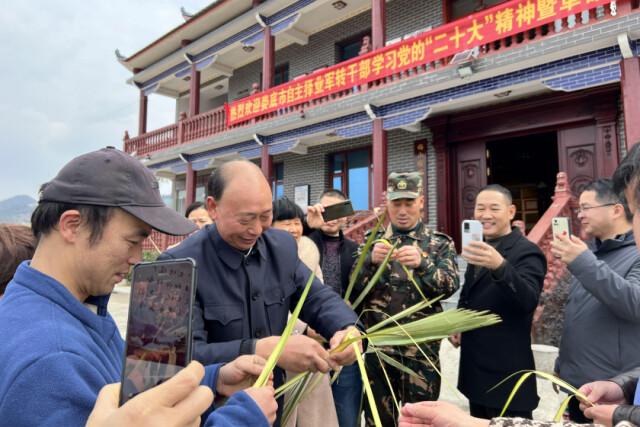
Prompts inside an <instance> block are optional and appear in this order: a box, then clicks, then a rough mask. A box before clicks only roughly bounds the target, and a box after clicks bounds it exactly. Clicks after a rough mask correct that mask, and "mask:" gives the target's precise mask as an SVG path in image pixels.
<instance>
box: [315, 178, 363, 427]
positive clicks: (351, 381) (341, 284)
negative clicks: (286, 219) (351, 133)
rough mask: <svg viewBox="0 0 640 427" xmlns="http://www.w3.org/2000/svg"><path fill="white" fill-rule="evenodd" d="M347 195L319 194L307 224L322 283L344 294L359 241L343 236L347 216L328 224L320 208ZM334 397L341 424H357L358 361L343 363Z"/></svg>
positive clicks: (352, 426) (348, 426) (343, 426)
mask: <svg viewBox="0 0 640 427" xmlns="http://www.w3.org/2000/svg"><path fill="white" fill-rule="evenodd" d="M345 200H347V197H346V196H345V195H344V193H342V191H340V190H335V189H331V190H327V191H325V192H324V193H322V195H320V203H318V204H317V205H315V206H312V207H309V209H308V211H307V216H308V217H307V219H308V223H309V226H310V227H311V226H312V228H316V230H314V231H313V232H311V234H309V238H310V239H311V240H313V241H314V243H315V244H316V246H318V251H319V252H320V266H321V268H322V277H323V280H324V284H325V285H327V286H329V287H330V288H331V289H333V290H334V291H336V292H337V293H338V294H339V295H340V296H342V297H344V294H345V291H346V290H347V287H348V285H349V276H350V272H351V267H352V266H353V263H354V257H355V256H356V252H357V251H358V244H357V243H356V242H354V241H353V240H351V239H347V238H346V237H344V233H343V232H342V227H343V226H344V224H345V223H346V218H338V219H335V220H333V221H329V222H327V223H325V222H324V220H323V219H322V210H323V209H324V208H325V207H327V206H331V205H335V204H337V203H341V202H344V201H345ZM331 389H332V391H333V400H334V401H335V404H336V412H337V414H338V421H339V423H340V426H341V427H356V426H359V425H360V423H359V419H360V417H359V414H360V401H361V400H362V399H361V398H362V377H361V376H360V369H359V367H358V365H357V364H355V363H354V364H353V365H351V366H345V367H344V368H342V370H341V371H340V376H339V377H338V379H337V380H336V381H335V382H334V383H333V384H332V385H331Z"/></svg>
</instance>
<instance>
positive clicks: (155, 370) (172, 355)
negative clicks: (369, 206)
mask: <svg viewBox="0 0 640 427" xmlns="http://www.w3.org/2000/svg"><path fill="white" fill-rule="evenodd" d="M195 283H196V282H195V262H194V261H193V260H192V259H178V260H169V261H157V262H150V263H141V264H137V265H136V266H134V268H133V275H132V280H131V298H130V302H129V320H128V323H127V338H126V348H125V359H124V368H123V373H122V382H121V383H122V387H121V388H120V405H122V404H124V403H125V402H127V401H128V400H129V399H131V398H132V397H134V396H135V395H137V394H139V393H141V392H143V391H145V390H148V389H150V388H152V387H154V386H156V385H158V384H160V383H162V382H164V381H165V380H167V379H169V378H171V377H172V376H174V375H175V374H176V373H178V372H179V371H180V370H181V369H182V368H184V367H185V366H187V364H189V362H191V341H192V339H191V318H192V310H193V299H194V295H195Z"/></svg>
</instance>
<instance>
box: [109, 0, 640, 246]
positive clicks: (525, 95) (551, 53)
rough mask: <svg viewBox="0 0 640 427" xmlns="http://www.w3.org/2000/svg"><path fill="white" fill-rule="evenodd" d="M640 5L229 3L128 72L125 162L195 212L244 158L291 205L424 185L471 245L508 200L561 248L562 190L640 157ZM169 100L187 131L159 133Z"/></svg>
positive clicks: (445, 223)
mask: <svg viewBox="0 0 640 427" xmlns="http://www.w3.org/2000/svg"><path fill="white" fill-rule="evenodd" d="M638 3H639V2H638V0H617V1H598V0H511V1H496V0H390V1H386V2H385V1H384V0H344V1H336V0H297V1H294V0H267V1H257V0H253V1H252V0H218V1H217V2H214V3H212V4H211V5H209V6H208V7H206V8H205V9H203V10H202V11H200V12H198V13H197V14H195V15H192V16H190V15H188V14H186V13H185V14H184V16H185V22H184V24H182V25H180V26H179V27H177V28H175V29H173V30H172V31H170V32H169V33H167V34H165V35H164V36H162V37H161V38H160V39H158V40H156V41H155V42H154V43H152V44H150V45H149V46H146V47H144V48H143V49H142V50H140V51H139V52H137V53H135V54H133V55H131V56H129V57H126V58H125V57H120V58H119V60H120V61H121V63H122V64H123V65H124V66H125V67H127V69H129V70H130V71H131V72H132V77H131V79H130V81H129V83H131V84H133V85H135V87H137V88H138V90H139V91H140V120H139V129H138V135H137V136H133V137H130V136H129V135H128V133H127V134H125V141H124V148H125V150H126V151H128V152H130V153H132V154H134V155H136V156H138V157H139V158H140V159H141V160H143V161H144V162H145V163H146V165H147V166H148V167H150V168H152V169H153V170H154V171H156V174H157V175H158V176H163V177H167V178H170V179H172V180H173V181H174V183H175V189H176V199H177V205H176V206H175V207H176V209H178V210H182V209H183V207H184V206H185V205H186V204H188V203H189V202H191V201H193V200H201V199H203V198H204V193H205V191H204V187H205V186H206V179H207V177H208V176H209V174H210V173H211V171H212V170H213V169H214V168H215V167H217V166H218V165H219V164H221V162H224V161H226V160H229V159H233V158H241V157H243V158H247V159H251V160H253V161H256V162H257V163H258V164H260V165H261V167H262V169H263V171H264V173H265V175H266V176H268V177H269V179H270V180H271V182H272V188H273V190H274V196H276V197H277V196H280V195H286V196H288V197H290V198H296V199H297V200H300V201H301V203H304V202H308V203H314V202H315V201H316V200H317V198H318V196H319V194H320V193H321V192H322V191H323V190H325V189H327V188H332V187H335V188H339V189H342V190H343V191H344V192H345V193H347V194H348V195H349V197H350V198H351V199H352V200H353V203H354V207H355V208H356V209H358V210H365V211H366V210H370V209H372V208H373V207H375V206H377V205H379V204H380V203H381V202H382V195H383V192H384V190H385V179H386V174H387V172H389V171H392V170H396V171H400V170H404V171H407V170H418V171H420V172H421V173H422V174H423V177H424V182H425V186H424V191H425V196H426V207H425V212H424V216H425V219H426V220H427V222H428V223H429V224H430V225H431V226H432V227H433V228H437V229H439V230H442V231H444V232H446V233H448V234H451V235H453V236H454V237H456V238H457V236H458V234H459V224H460V222H461V221H462V220H463V219H465V218H468V217H469V216H470V215H471V214H472V210H473V200H474V197H475V194H476V193H477V191H478V189H479V188H481V187H482V186H484V185H486V184H488V183H500V184H503V185H505V186H507V187H508V188H509V189H510V190H511V191H512V192H513V194H514V201H515V203H516V205H517V207H518V211H519V214H518V217H517V219H519V220H522V221H523V222H524V227H525V229H526V231H527V232H528V233H529V234H530V238H531V239H533V240H536V239H537V240H536V241H537V243H539V244H541V246H544V242H543V241H544V240H545V239H548V237H549V228H550V220H549V218H550V217H551V215H554V216H555V215H558V214H562V213H563V212H564V213H567V212H570V210H568V209H569V204H570V202H569V199H567V201H566V203H565V204H564V205H562V206H555V207H554V206H553V204H552V196H554V194H556V195H558V194H559V193H558V189H559V191H560V192H566V193H567V194H569V193H573V194H576V193H578V192H579V191H580V189H581V187H582V186H583V185H584V184H585V183H586V182H588V181H589V180H591V179H594V178H596V177H602V176H609V175H610V174H611V173H612V172H613V170H614V169H615V167H616V166H617V164H618V162H619V160H620V158H621V157H622V156H623V155H624V154H625V153H626V150H627V149H628V147H629V146H630V145H632V144H633V143H636V142H640V101H638V100H637V98H638V95H640V59H639V55H640V42H639V39H640V8H639V4H638ZM152 94H154V95H153V96H158V95H161V96H169V97H172V98H174V99H175V100H176V122H175V123H172V124H169V123H168V124H167V126H166V127H164V128H162V129H157V130H150V129H147V128H146V115H147V105H148V102H153V96H151V95H152ZM559 172H564V175H562V179H561V180H560V181H561V183H560V185H558V184H559V182H557V176H558V173H559ZM565 177H566V181H565ZM565 182H566V187H567V188H564V187H563V185H564V183H565ZM559 187H562V188H559ZM562 194H564V193H562ZM560 199H562V198H561V197H558V198H557V200H560ZM562 200H564V199H562Z"/></svg>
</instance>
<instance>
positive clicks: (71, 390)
mask: <svg viewBox="0 0 640 427" xmlns="http://www.w3.org/2000/svg"><path fill="white" fill-rule="evenodd" d="M108 299H109V297H108V296H104V297H96V298H92V299H91V300H88V301H87V302H88V303H91V304H95V305H96V306H97V312H98V314H97V315H96V314H95V313H94V312H93V311H91V310H90V309H89V308H88V307H86V306H85V305H84V304H82V303H81V302H80V301H78V300H77V299H76V298H75V297H74V296H73V295H72V294H71V293H70V292H69V291H68V290H67V289H66V288H65V287H64V286H63V285H62V284H60V283H59V282H57V281H56V280H54V279H53V278H51V277H49V276H46V275H44V274H42V273H40V272H39V271H37V270H35V269H33V268H31V267H30V266H29V264H28V262H24V263H22V264H21V265H20V267H18V270H17V271H16V274H15V276H14V279H13V281H11V282H10V283H9V286H8V287H7V291H6V293H5V294H4V298H2V299H0V343H2V345H0V366H1V367H2V376H0V424H2V425H11V426H12V427H21V426H25V427H27V426H29V427H31V426H41V427H42V426H74V425H84V424H85V423H86V420H87V418H88V417H89V414H90V412H91V410H92V409H93V406H94V403H95V400H96V398H97V395H98V392H99V391H100V389H101V388H102V387H103V386H105V385H106V384H110V383H115V382H119V381H120V375H121V371H122V362H123V354H124V342H123V340H122V338H121V337H120V333H119V332H118V329H117V327H116V324H115V322H114V321H113V318H112V317H111V316H110V315H109V313H107V302H108ZM218 368H219V365H215V366H210V367H207V369H206V375H205V378H204V381H203V384H207V385H210V386H212V385H213V386H215V383H216V381H217V376H218ZM205 425H206V426H210V427H213V426H217V427H222V426H224V427H226V426H241V425H245V426H267V425H268V423H267V420H266V418H265V417H264V415H263V414H262V412H261V411H260V409H259V408H258V407H257V405H256V404H255V403H254V402H253V400H252V399H251V398H250V397H249V396H248V395H247V394H246V393H243V392H241V393H237V394H235V395H234V396H233V397H232V398H231V399H229V401H228V402H227V405H226V406H225V407H224V408H221V409H220V410H218V411H215V412H214V413H212V414H211V416H210V417H209V418H208V419H207V421H206V424H205Z"/></svg>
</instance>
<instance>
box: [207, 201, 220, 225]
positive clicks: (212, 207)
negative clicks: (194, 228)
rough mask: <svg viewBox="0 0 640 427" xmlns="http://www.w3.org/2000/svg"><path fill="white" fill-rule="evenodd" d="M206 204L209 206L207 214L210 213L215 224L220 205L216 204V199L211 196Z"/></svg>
mask: <svg viewBox="0 0 640 427" xmlns="http://www.w3.org/2000/svg"><path fill="white" fill-rule="evenodd" d="M206 204H207V212H209V216H210V217H211V219H212V220H213V221H214V222H215V221H216V219H217V215H218V204H217V203H216V201H215V199H214V198H213V197H211V196H208V197H207V200H206Z"/></svg>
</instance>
